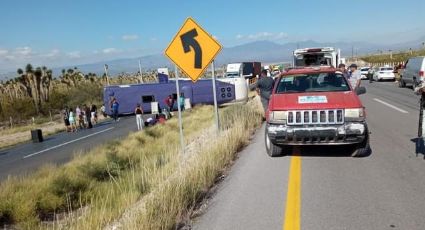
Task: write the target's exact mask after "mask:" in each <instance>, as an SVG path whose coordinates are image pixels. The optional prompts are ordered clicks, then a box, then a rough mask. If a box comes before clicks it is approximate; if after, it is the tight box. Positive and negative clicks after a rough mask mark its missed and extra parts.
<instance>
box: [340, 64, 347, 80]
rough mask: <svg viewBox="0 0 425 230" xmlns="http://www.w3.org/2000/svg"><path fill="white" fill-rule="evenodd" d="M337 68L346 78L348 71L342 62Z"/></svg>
mask: <svg viewBox="0 0 425 230" xmlns="http://www.w3.org/2000/svg"><path fill="white" fill-rule="evenodd" d="M337 69H338V70H339V71H340V72H341V73H342V75H343V76H344V77H346V78H347V79H348V71H347V69H346V68H345V64H343V63H341V64H339V65H338V68H337Z"/></svg>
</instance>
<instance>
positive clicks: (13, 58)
mask: <svg viewBox="0 0 425 230" xmlns="http://www.w3.org/2000/svg"><path fill="white" fill-rule="evenodd" d="M4 58H5V59H6V60H8V61H13V60H15V56H13V55H6V56H5V57H4Z"/></svg>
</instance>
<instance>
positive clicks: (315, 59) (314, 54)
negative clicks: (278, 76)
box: [293, 47, 342, 67]
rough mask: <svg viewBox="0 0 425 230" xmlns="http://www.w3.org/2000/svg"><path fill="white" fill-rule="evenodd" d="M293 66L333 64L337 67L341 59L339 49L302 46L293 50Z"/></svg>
mask: <svg viewBox="0 0 425 230" xmlns="http://www.w3.org/2000/svg"><path fill="white" fill-rule="evenodd" d="M293 56H294V60H293V66H294V67H304V66H333V67H338V65H339V64H340V63H342V60H341V51H340V50H339V49H336V48H333V47H319V48H303V49H296V50H294V52H293Z"/></svg>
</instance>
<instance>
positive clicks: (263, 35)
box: [236, 32, 288, 41]
mask: <svg viewBox="0 0 425 230" xmlns="http://www.w3.org/2000/svg"><path fill="white" fill-rule="evenodd" d="M286 38H288V34H286V33H284V32H277V33H274V32H259V33H256V34H249V35H242V34H238V35H236V39H238V40H240V39H248V40H272V41H276V40H281V39H286Z"/></svg>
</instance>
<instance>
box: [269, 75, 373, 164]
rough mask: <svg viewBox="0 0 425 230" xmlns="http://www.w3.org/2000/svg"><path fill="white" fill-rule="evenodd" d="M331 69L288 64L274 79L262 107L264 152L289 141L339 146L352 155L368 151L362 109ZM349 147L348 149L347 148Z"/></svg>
mask: <svg viewBox="0 0 425 230" xmlns="http://www.w3.org/2000/svg"><path fill="white" fill-rule="evenodd" d="M363 93H366V89H365V88H364V87H358V88H356V90H353V89H352V88H351V86H350V84H349V83H348V81H347V79H346V78H345V77H344V76H343V75H342V74H341V73H340V72H337V70H336V69H335V68H331V67H320V68H319V67H317V68H302V69H290V70H288V71H286V72H284V73H283V74H281V76H280V77H279V78H277V79H276V81H275V86H274V89H273V92H272V95H271V97H270V102H269V108H268V111H266V121H267V124H266V129H265V145H266V152H267V154H268V155H269V156H271V157H275V156H280V155H285V154H287V153H289V149H288V147H289V146H294V145H345V146H347V147H348V148H349V149H350V150H354V151H353V152H352V156H356V157H360V156H367V155H368V154H370V152H371V149H370V146H369V131H368V126H367V124H366V118H365V108H364V106H363V105H362V102H361V101H360V99H359V97H358V96H357V95H359V94H363ZM353 147H354V148H353Z"/></svg>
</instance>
